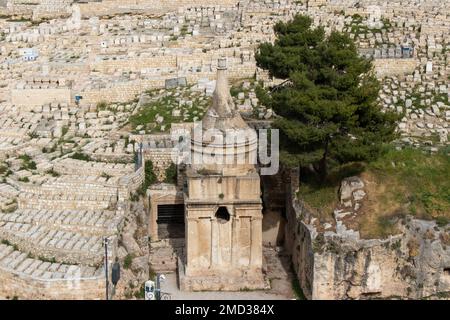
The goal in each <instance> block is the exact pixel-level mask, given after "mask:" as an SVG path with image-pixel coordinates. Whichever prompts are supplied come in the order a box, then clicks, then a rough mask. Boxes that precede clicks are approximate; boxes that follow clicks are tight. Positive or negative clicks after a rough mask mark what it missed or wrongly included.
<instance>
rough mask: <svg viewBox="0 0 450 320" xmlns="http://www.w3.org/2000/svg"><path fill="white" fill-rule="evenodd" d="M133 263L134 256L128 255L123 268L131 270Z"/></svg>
mask: <svg viewBox="0 0 450 320" xmlns="http://www.w3.org/2000/svg"><path fill="white" fill-rule="evenodd" d="M132 261H133V255H131V254H127V255H126V257H125V259H124V260H123V268H124V269H130V267H131V262H132Z"/></svg>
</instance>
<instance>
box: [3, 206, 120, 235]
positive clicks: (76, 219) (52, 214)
mask: <svg viewBox="0 0 450 320" xmlns="http://www.w3.org/2000/svg"><path fill="white" fill-rule="evenodd" d="M123 220H124V217H123V216H122V215H117V214H115V213H114V212H113V211H105V210H98V211H89V210H34V209H19V210H16V211H15V212H14V213H4V214H0V221H3V222H15V223H27V224H32V225H35V226H34V227H35V228H37V225H44V226H47V227H49V228H60V229H63V230H67V231H73V232H81V233H86V234H93V235H110V234H113V233H117V230H118V229H119V228H120V227H121V225H122V223H123Z"/></svg>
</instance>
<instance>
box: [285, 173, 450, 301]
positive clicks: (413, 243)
mask: <svg viewBox="0 0 450 320" xmlns="http://www.w3.org/2000/svg"><path fill="white" fill-rule="evenodd" d="M363 188H364V182H363V181H362V180H361V179H359V178H357V177H352V178H348V179H346V180H344V181H343V183H342V185H341V201H342V202H341V204H342V206H343V207H344V208H345V209H339V210H336V211H335V213H334V217H335V222H336V225H335V228H334V229H332V228H325V229H326V230H325V231H323V228H318V225H317V219H314V218H313V219H311V216H312V214H311V213H310V212H309V211H308V209H307V208H306V207H305V206H304V205H303V203H302V202H301V201H300V200H298V199H296V198H295V200H294V201H293V206H292V207H293V208H292V209H293V210H292V214H293V215H295V217H296V221H297V223H296V224H295V227H293V228H291V235H290V236H291V237H292V238H291V241H290V242H288V245H289V247H291V248H293V249H292V258H293V262H294V268H295V270H296V272H297V276H298V278H299V281H300V285H301V287H302V289H303V292H304V294H305V296H306V297H307V298H309V299H373V298H400V299H418V298H425V297H430V296H436V297H439V298H443V297H448V293H449V292H450V235H449V228H450V226H449V225H447V226H438V225H437V223H436V222H435V221H424V220H419V219H414V218H412V217H410V216H407V217H406V218H404V219H401V220H399V221H398V230H399V231H398V234H396V235H392V236H390V237H388V238H387V239H361V238H360V236H359V232H358V231H357V230H351V229H347V227H346V226H345V223H343V219H346V218H348V217H349V216H351V215H354V214H357V205H358V202H359V201H361V199H363V198H364V196H365V191H364V189H363ZM345 202H350V204H348V208H347V207H346V205H345ZM355 206H356V209H355ZM293 215H292V216H291V217H293ZM319 230H320V231H319Z"/></svg>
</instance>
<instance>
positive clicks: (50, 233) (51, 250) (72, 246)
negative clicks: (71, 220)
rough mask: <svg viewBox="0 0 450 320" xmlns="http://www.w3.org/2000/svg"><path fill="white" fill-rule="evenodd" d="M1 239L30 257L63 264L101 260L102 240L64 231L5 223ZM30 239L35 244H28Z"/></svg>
mask: <svg viewBox="0 0 450 320" xmlns="http://www.w3.org/2000/svg"><path fill="white" fill-rule="evenodd" d="M0 238H3V239H7V240H8V242H9V243H11V244H14V245H16V246H17V247H18V248H20V249H21V250H23V251H25V252H28V253H30V254H31V255H32V256H36V257H42V258H46V259H48V260H56V261H58V262H63V263H82V264H86V265H98V264H101V263H102V261H103V255H104V253H103V237H101V236H86V235H83V234H80V233H74V232H69V231H64V230H51V229H48V228H46V227H45V226H38V228H37V229H36V226H33V225H31V224H22V223H14V222H6V223H5V224H4V225H2V226H0ZM30 238H33V239H34V241H32V242H30Z"/></svg>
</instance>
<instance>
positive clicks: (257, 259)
mask: <svg viewBox="0 0 450 320" xmlns="http://www.w3.org/2000/svg"><path fill="white" fill-rule="evenodd" d="M250 248H251V251H250V266H251V267H253V268H261V267H262V217H252V218H251V244H250Z"/></svg>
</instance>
